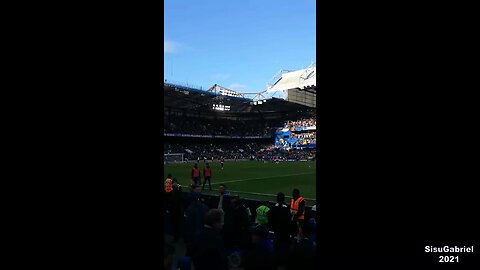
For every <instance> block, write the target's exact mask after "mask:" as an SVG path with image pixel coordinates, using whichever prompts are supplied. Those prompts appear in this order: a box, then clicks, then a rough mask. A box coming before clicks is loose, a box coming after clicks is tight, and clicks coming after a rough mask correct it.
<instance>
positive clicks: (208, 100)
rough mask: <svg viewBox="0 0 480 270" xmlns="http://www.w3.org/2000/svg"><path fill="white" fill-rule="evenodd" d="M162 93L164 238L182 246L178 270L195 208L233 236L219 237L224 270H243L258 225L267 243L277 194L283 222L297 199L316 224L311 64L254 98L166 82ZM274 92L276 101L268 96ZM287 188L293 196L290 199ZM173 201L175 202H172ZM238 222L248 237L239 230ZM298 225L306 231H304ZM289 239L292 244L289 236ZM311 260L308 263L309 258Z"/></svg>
mask: <svg viewBox="0 0 480 270" xmlns="http://www.w3.org/2000/svg"><path fill="white" fill-rule="evenodd" d="M163 91H164V112H163V113H164V119H163V120H164V122H163V123H164V133H163V140H164V159H163V162H164V165H163V166H164V175H163V179H165V185H164V189H165V192H166V195H167V197H166V198H167V208H166V213H165V229H166V231H165V233H166V235H167V236H173V238H174V240H173V243H177V241H179V239H181V238H183V239H184V241H185V246H184V245H180V247H178V245H177V252H175V253H176V254H178V249H182V251H183V249H185V250H184V251H183V252H181V254H182V255H186V256H177V257H175V261H176V262H178V265H179V266H180V267H179V268H178V269H189V268H188V267H191V266H193V265H194V263H193V262H192V260H193V259H194V256H195V255H193V254H195V252H194V251H189V249H190V248H189V243H188V241H189V240H187V239H188V238H189V237H191V236H188V234H189V233H188V231H189V230H194V229H192V228H193V227H194V226H195V221H194V220H190V221H189V217H190V216H191V215H194V216H197V215H198V207H200V208H201V207H202V206H203V207H204V209H205V211H207V210H208V209H222V210H223V211H225V221H224V222H225V226H224V227H223V229H222V230H224V231H225V232H224V233H225V234H230V233H235V234H237V235H238V237H228V236H225V237H224V238H223V240H224V242H225V247H226V248H227V249H226V254H228V256H227V257H226V258H227V261H226V263H227V264H228V267H229V268H228V269H248V268H242V267H243V266H245V264H248V261H249V259H248V258H249V257H248V255H246V254H248V247H249V245H251V244H252V243H251V242H250V240H249V239H250V237H251V235H250V236H249V233H251V234H253V233H254V231H251V230H252V228H256V227H255V226H259V225H262V226H263V227H261V228H264V229H265V238H266V240H268V241H270V242H271V243H272V245H273V240H274V238H275V229H274V227H275V226H274V225H272V224H271V222H273V221H271V220H268V218H270V219H273V218H272V217H271V216H270V215H269V214H268V211H270V210H271V209H273V208H274V207H275V206H278V205H279V203H278V202H279V201H278V195H279V193H282V194H283V195H284V203H283V205H284V206H285V207H286V209H287V214H288V218H290V217H292V218H293V216H294V214H292V211H295V209H293V208H295V207H294V203H296V201H297V199H298V197H300V200H303V201H304V203H303V209H302V211H303V213H304V216H302V220H305V218H306V217H308V218H310V222H313V223H314V224H316V223H315V220H316V211H315V210H316V193H315V191H316V182H317V181H318V179H317V177H316V139H317V138H316V125H317V123H316V107H315V105H316V102H315V97H316V67H315V65H313V64H312V65H310V66H309V67H308V68H306V69H303V70H297V71H283V70H282V71H281V72H279V74H277V75H275V76H274V79H273V82H272V83H271V84H268V86H267V89H266V90H264V91H262V92H258V93H239V92H236V91H234V90H231V89H228V88H225V87H223V86H220V85H218V84H214V85H213V86H212V87H210V88H209V89H202V88H201V87H195V86H192V85H188V84H181V83H175V82H169V81H165V82H164V89H163ZM278 93H280V96H282V98H276V97H274V96H275V95H276V94H278ZM294 189H296V190H297V192H299V194H297V195H295V194H293V193H294ZM173 194H176V195H173ZM174 196H176V197H177V199H172V198H173V197H174ZM293 196H295V197H293ZM220 197H222V199H221V200H220ZM233 201H235V202H236V203H232V202H233ZM174 204H176V205H177V207H174V206H173V205H174ZM196 204H198V205H196ZM234 204H235V205H239V206H238V209H243V210H244V214H245V215H244V219H245V220H244V222H242V221H241V220H242V219H241V217H242V215H238V209H237V210H233V209H231V207H233V206H232V205H234ZM195 205H196V206H195ZM194 206H195V207H194ZM174 208H176V210H172V209H174ZM169 209H170V210H169ZM297 210H298V209H297ZM229 211H231V212H229ZM235 212H237V215H238V217H235V216H234V215H235V214H234V213H235ZM271 212H273V211H271ZM193 213H195V214H193ZM209 213H210V212H209ZM228 213H230V215H231V216H230V218H229V216H228ZM175 216H177V218H175ZM182 216H183V217H182ZM263 217H265V218H266V219H262V218H263ZM205 218H206V217H205ZM290 222H291V221H290V220H288V221H287V223H286V225H287V227H288V226H289V224H291V223H290ZM230 223H232V224H230ZM242 223H243V224H244V229H245V231H246V233H247V236H244V235H242V229H241V228H242V227H238V226H240V225H238V224H242ZM236 224H237V225H236ZM303 226H304V227H305V228H304V229H302V231H306V230H307V228H306V227H307V225H303ZM200 227H201V226H200ZM309 228H310V229H309V230H310V237H312V239H313V241H316V240H315V238H316V237H315V233H314V232H313V229H312V227H311V226H310V227H309ZM293 231H295V228H294V229H293ZM191 233H192V232H191ZM277 233H280V232H278V230H277ZM290 237H293V238H295V235H294V233H293V234H292V235H291V236H290ZM185 238H187V239H185ZM192 239H193V237H192ZM313 243H315V242H313ZM192 245H193V244H192ZM312 254H313V253H312ZM302 256H303V255H302ZM311 257H312V258H311V260H314V255H312V256H311ZM198 260H199V259H197V261H198ZM200 261H201V260H200ZM310 262H311V261H310ZM197 264H201V262H200V263H197ZM206 264H207V265H208V263H206ZM276 264H277V265H279V268H277V269H286V268H281V266H280V265H282V261H281V259H278V262H276ZM283 264H284V265H288V264H289V262H283ZM182 265H183V266H182Z"/></svg>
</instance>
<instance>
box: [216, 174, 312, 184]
mask: <svg viewBox="0 0 480 270" xmlns="http://www.w3.org/2000/svg"><path fill="white" fill-rule="evenodd" d="M314 173H315V172H308V173H292V174H282V175H275V176H269V177H261V178H248V179H239V180H231V181H220V182H214V183H212V184H222V183H233V182H243V181H250V180H260V179H270V178H275V177H284V176H295V175H306V174H314Z"/></svg>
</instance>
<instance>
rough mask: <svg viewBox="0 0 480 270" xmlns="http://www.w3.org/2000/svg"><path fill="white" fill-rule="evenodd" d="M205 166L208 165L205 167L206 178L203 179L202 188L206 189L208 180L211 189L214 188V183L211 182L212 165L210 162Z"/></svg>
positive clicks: (204, 174)
mask: <svg viewBox="0 0 480 270" xmlns="http://www.w3.org/2000/svg"><path fill="white" fill-rule="evenodd" d="M205 166H206V167H205V168H203V177H204V178H205V179H204V180H203V187H202V190H204V189H205V184H206V183H207V181H208V186H209V187H210V190H212V184H211V183H210V179H211V177H212V168H210V165H209V164H208V163H207V165H205Z"/></svg>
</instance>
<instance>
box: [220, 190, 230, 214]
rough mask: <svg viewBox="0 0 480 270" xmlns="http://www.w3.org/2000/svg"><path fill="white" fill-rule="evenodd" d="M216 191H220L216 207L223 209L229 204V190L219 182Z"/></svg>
mask: <svg viewBox="0 0 480 270" xmlns="http://www.w3.org/2000/svg"><path fill="white" fill-rule="evenodd" d="M218 192H219V193H220V196H219V197H218V204H217V208H218V209H225V208H227V206H228V204H229V201H228V200H229V199H230V198H229V197H230V192H228V191H227V186H226V185H225V184H220V186H219V188H218Z"/></svg>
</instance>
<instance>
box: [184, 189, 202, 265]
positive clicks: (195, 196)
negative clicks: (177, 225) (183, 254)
mask: <svg viewBox="0 0 480 270" xmlns="http://www.w3.org/2000/svg"><path fill="white" fill-rule="evenodd" d="M192 200H193V201H192V202H191V203H190V205H189V206H188V207H187V209H186V210H185V226H184V227H185V230H184V240H185V245H186V249H187V256H191V254H192V252H193V243H194V241H195V237H196V236H197V235H198V234H199V233H200V232H201V231H202V229H203V225H204V222H205V217H206V214H207V212H208V207H207V206H206V205H205V204H204V203H202V201H201V200H200V194H199V193H196V192H195V193H192Z"/></svg>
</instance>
